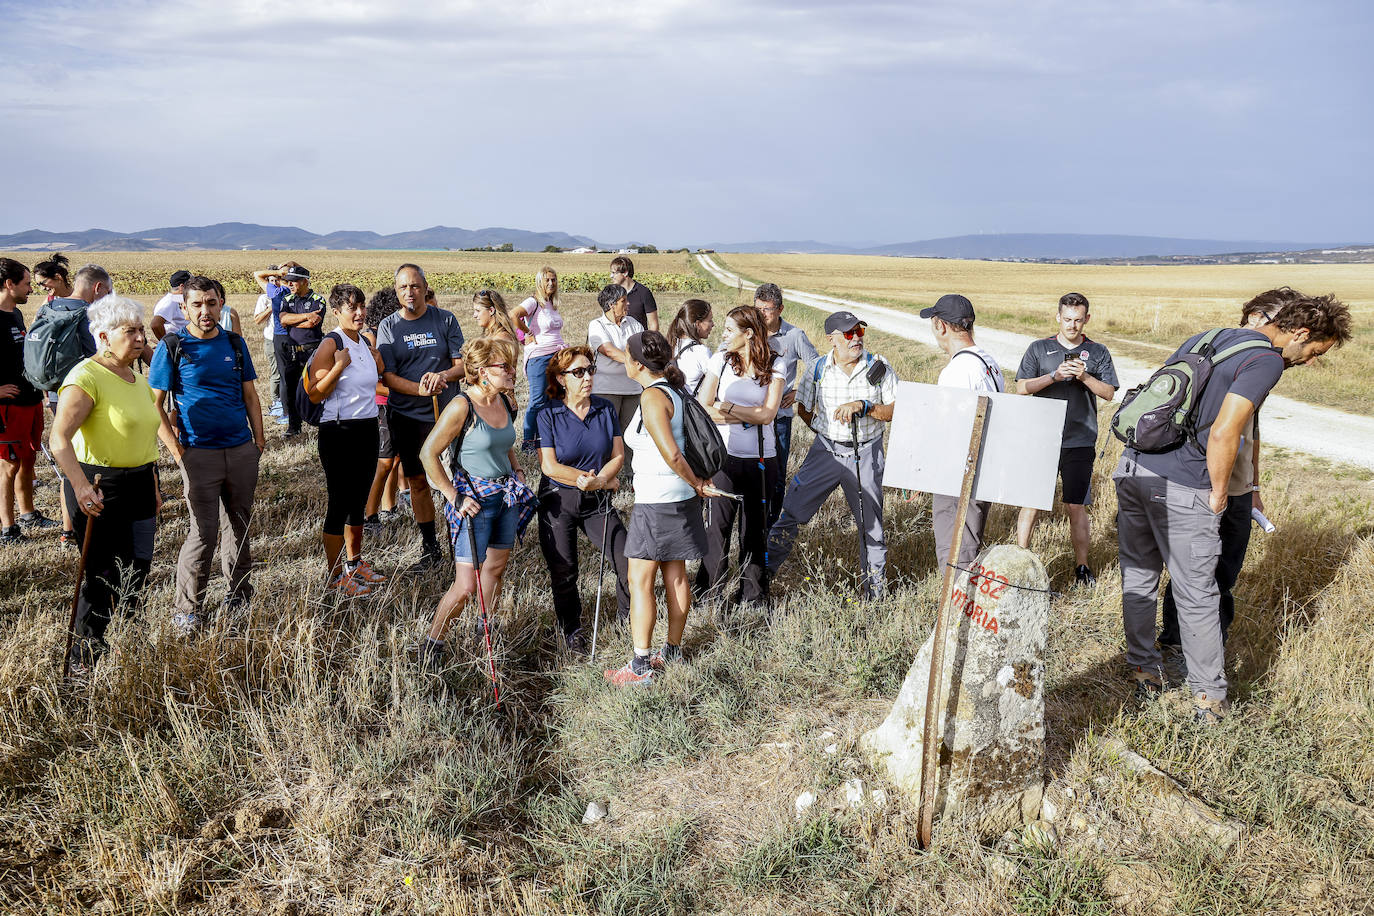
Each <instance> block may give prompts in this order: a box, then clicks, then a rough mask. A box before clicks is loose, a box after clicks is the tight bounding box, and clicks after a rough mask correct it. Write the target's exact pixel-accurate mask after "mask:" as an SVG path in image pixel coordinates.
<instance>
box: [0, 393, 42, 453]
mask: <svg viewBox="0 0 1374 916" xmlns="http://www.w3.org/2000/svg"><path fill="white" fill-rule="evenodd" d="M42 442H43V405H42V404H28V405H24V406H20V405H18V404H0V461H13V462H16V463H23V462H26V461H32V460H33V456H34V455H35V454H37V452H38V449H39V447H40V446H41V445H42Z"/></svg>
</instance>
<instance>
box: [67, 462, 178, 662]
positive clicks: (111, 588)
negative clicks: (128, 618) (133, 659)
mask: <svg viewBox="0 0 1374 916" xmlns="http://www.w3.org/2000/svg"><path fill="white" fill-rule="evenodd" d="M81 470H82V471H84V472H85V474H86V479H87V480H91V481H94V480H95V475H97V474H99V475H100V492H101V493H102V494H103V495H104V497H105V508H104V509H102V510H101V513H100V516H99V517H98V518H95V519H90V518H87V516H86V514H85V513H84V512H82V511H81V510H80V508H78V507H77V505H76V494H75V493H74V492H73V491H72V485H71V484H70V483H69V482H68V481H66V480H63V481H62V496H63V499H64V500H65V501H66V503H67V511H68V512H70V513H71V516H72V528H73V529H74V530H75V531H76V536H77V537H78V538H84V537H85V535H86V525H87V524H90V525H92V528H91V547H90V552H89V553H87V554H86V576H85V580H84V581H83V582H82V583H81V594H80V596H79V597H78V598H77V604H76V627H75V629H76V635H77V636H83V637H85V638H87V639H92V640H95V641H97V642H104V640H105V628H106V627H108V626H109V624H110V616H111V614H112V613H113V611H114V609H115V608H116V607H122V608H123V609H124V610H127V611H133V610H137V609H138V608H139V607H140V606H141V605H142V603H143V588H144V585H145V584H146V583H147V581H148V570H150V569H151V568H152V565H153V535H154V533H155V531H156V529H157V515H156V511H155V510H156V507H157V496H156V493H157V478H156V477H155V476H154V473H153V466H152V465H151V464H145V465H143V466H142V467H136V468H107V467H100V466H97V465H93V464H83V465H81Z"/></svg>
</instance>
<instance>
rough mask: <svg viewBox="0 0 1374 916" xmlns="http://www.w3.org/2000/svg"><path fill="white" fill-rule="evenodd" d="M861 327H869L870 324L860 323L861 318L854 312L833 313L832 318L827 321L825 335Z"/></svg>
mask: <svg viewBox="0 0 1374 916" xmlns="http://www.w3.org/2000/svg"><path fill="white" fill-rule="evenodd" d="M859 325H863V326H864V327H868V322H866V321H860V320H859V316H858V315H855V314H854V313H853V312H832V313H831V315H830V317H829V318H827V319H825V333H827V334H834V333H835V332H836V331H840V332H841V333H843V332H845V331H852V330H854V328H856V327H858V326H859Z"/></svg>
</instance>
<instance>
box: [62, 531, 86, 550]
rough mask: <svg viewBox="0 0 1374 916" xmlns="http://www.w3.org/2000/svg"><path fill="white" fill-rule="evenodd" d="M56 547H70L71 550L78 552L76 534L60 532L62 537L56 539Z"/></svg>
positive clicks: (79, 546) (79, 547) (78, 545)
mask: <svg viewBox="0 0 1374 916" xmlns="http://www.w3.org/2000/svg"><path fill="white" fill-rule="evenodd" d="M57 546H58V547H71V548H73V549H76V550H80V549H81V545H80V544H79V543H78V542H77V540H76V532H75V531H64V532H62V536H61V537H60V538H58V539H57Z"/></svg>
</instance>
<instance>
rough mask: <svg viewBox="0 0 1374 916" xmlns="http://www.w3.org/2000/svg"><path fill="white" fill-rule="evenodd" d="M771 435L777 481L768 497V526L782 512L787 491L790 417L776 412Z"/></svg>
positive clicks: (790, 448)
mask: <svg viewBox="0 0 1374 916" xmlns="http://www.w3.org/2000/svg"><path fill="white" fill-rule="evenodd" d="M773 437H774V438H775V439H776V440H777V445H778V482H777V485H776V486H774V487H773V495H772V496H770V497H769V498H768V527H769V528H772V527H773V523H774V522H776V521H777V520H778V516H779V515H781V514H782V498H783V495H784V494H785V493H786V491H787V459H788V458H790V457H791V456H792V418H791V417H784V416H783V415H782V414H778V415H777V416H776V417H774V418H773Z"/></svg>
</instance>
